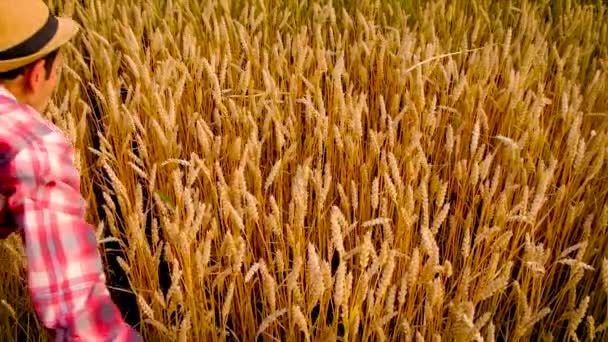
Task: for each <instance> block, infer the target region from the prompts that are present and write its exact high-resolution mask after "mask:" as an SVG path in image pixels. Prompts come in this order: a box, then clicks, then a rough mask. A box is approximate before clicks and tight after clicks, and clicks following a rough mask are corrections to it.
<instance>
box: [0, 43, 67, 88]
mask: <svg viewBox="0 0 608 342" xmlns="http://www.w3.org/2000/svg"><path fill="white" fill-rule="evenodd" d="M58 52H59V50H58V49H57V50H53V51H52V52H51V53H49V54H48V55H46V56H44V57H42V58H40V59H37V60H35V61H34V62H32V63H30V64H28V65H24V66H22V67H20V68H17V69H13V70H10V71H6V72H0V81H11V80H14V79H15V78H17V77H19V76H20V75H23V74H24V73H25V71H26V70H27V68H29V67H30V66H32V65H33V64H34V63H36V62H38V61H39V60H43V61H44V62H45V63H44V69H45V70H46V79H47V80H48V79H49V77H51V71H52V68H53V63H55V58H57V54H58Z"/></svg>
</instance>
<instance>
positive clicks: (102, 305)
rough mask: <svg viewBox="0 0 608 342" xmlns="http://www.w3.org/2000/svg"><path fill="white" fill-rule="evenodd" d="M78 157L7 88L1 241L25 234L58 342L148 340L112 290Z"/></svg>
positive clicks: (2, 121) (35, 291)
mask: <svg viewBox="0 0 608 342" xmlns="http://www.w3.org/2000/svg"><path fill="white" fill-rule="evenodd" d="M72 156H73V150H72V146H71V145H70V144H69V143H68V141H67V139H66V138H65V136H64V135H62V133H61V132H60V131H59V130H58V129H57V128H56V127H55V126H53V125H52V124H51V123H49V122H48V121H46V120H44V119H43V118H42V117H41V116H40V115H39V113H37V112H36V111H35V110H33V109H32V108H31V107H29V106H27V105H24V104H21V103H18V102H17V100H16V99H15V97H14V96H13V95H11V94H10V93H9V92H8V91H7V90H6V89H5V88H3V87H0V194H1V195H3V196H0V197H4V198H5V199H8V200H5V201H4V204H5V205H2V203H0V238H4V237H6V236H7V235H8V234H10V233H12V232H18V233H19V234H20V235H21V237H22V239H23V242H24V246H25V252H26V256H27V263H28V267H27V269H28V271H27V272H28V273H27V281H28V288H29V291H30V294H31V297H32V302H33V304H34V307H35V310H36V313H37V315H38V318H39V319H40V320H41V321H42V323H43V324H44V326H45V327H46V328H47V329H48V330H49V331H50V332H51V334H53V335H54V336H55V341H117V342H118V341H129V342H131V341H141V340H142V338H141V336H140V335H139V334H138V333H137V332H136V331H135V330H134V329H132V328H131V327H130V326H129V325H127V324H126V323H125V322H124V321H123V319H122V316H121V313H120V311H119V310H118V309H117V307H116V306H115V305H114V303H113V302H112V300H111V297H110V295H109V292H108V290H107V288H106V285H105V275H104V272H103V268H102V262H101V258H100V255H99V252H98V250H97V243H96V237H95V232H94V230H93V227H92V226H90V225H89V224H87V223H86V222H85V219H84V214H85V206H86V204H85V202H84V199H83V198H82V197H81V195H80V184H79V174H78V172H77V170H76V169H75V168H74V166H73V161H72ZM2 208H4V209H3V210H2ZM3 217H4V218H5V219H4V220H2V218H3ZM2 222H4V223H2Z"/></svg>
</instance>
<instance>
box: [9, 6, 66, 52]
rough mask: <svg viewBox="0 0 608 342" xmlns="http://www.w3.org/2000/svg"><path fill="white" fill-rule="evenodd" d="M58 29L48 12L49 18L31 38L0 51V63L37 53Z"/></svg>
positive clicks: (52, 16)
mask: <svg viewBox="0 0 608 342" xmlns="http://www.w3.org/2000/svg"><path fill="white" fill-rule="evenodd" d="M58 28H59V21H58V20H57V18H56V17H55V16H54V15H52V14H51V13H50V11H49V18H48V19H47V21H46V24H44V26H43V27H42V28H41V29H40V30H38V32H36V33H34V35H33V36H31V37H30V38H29V39H27V40H26V41H24V42H22V43H20V44H19V45H16V46H13V47H12V48H10V49H8V50H4V51H0V61H6V60H11V59H17V58H21V57H26V56H29V55H31V54H34V53H36V52H38V51H39V50H40V49H42V48H43V47H44V46H45V45H46V44H47V43H48V42H50V41H51V39H53V36H55V33H57V29H58Z"/></svg>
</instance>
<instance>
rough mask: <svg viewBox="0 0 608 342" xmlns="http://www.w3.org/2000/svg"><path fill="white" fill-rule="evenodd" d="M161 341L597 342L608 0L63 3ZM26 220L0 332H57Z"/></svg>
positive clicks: (606, 284) (121, 263)
mask: <svg viewBox="0 0 608 342" xmlns="http://www.w3.org/2000/svg"><path fill="white" fill-rule="evenodd" d="M50 4H51V6H52V8H54V9H55V10H56V12H57V13H59V14H65V15H69V16H72V17H74V18H75V19H76V20H77V21H78V22H79V23H80V24H81V25H82V26H83V31H82V33H81V34H80V35H79V36H78V38H77V39H76V40H74V42H73V44H71V45H70V46H68V47H66V49H65V50H64V53H65V56H66V65H65V66H64V68H63V74H62V80H61V85H60V88H59V90H58V93H57V94H56V96H55V98H54V101H53V103H52V104H51V106H50V108H49V110H48V112H47V113H46V115H47V117H48V118H49V119H51V120H52V121H53V122H55V123H56V124H57V125H58V126H59V127H61V128H62V129H64V130H65V131H66V132H67V134H68V135H69V137H70V139H71V140H72V141H73V143H74V146H75V147H76V150H77V153H76V155H75V161H76V164H77V167H78V168H79V169H80V171H81V175H82V192H83V194H84V196H85V198H86V199H87V201H88V203H89V211H88V217H87V219H88V220H89V222H91V223H92V224H94V226H95V227H96V229H97V236H98V239H99V240H98V241H99V247H100V251H102V252H103V254H102V255H103V256H104V261H105V262H106V265H107V278H108V285H109V286H111V289H112V294H113V296H114V297H115V298H116V302H117V303H118V304H119V305H120V307H121V310H123V313H124V314H125V317H126V318H127V319H128V321H129V323H131V324H133V325H134V326H135V327H136V328H137V329H138V330H139V331H141V332H142V334H143V335H144V337H145V339H146V340H147V341H210V340H230V341H255V340H264V341H272V340H282V341H367V340H372V341H417V342H418V341H434V342H435V341H528V340H543V341H546V340H558V341H592V340H594V341H603V340H606V339H607V338H608V235H607V228H608V179H607V173H606V167H608V165H607V161H608V5H607V4H606V3H605V2H601V1H586V2H582V1H578V2H577V1H570V0H562V1H546V0H544V1H524V0H521V1H519V0H518V1H516V0H513V1H489V0H473V1H466V0H455V1H447V0H434V1H427V2H422V1H397V0H388V1H371V0H370V1H345V0H344V1H341V0H333V1H328V0H319V1H314V2H313V1H301V2H298V1H283V2H279V1H271V0H243V1H236V0H226V1H219V0H208V1H198V0H82V1H76V0H64V1H50ZM21 253H22V248H21V245H20V243H19V241H18V238H16V237H13V238H11V239H8V240H6V241H4V242H0V257H1V258H2V260H6V261H3V266H4V267H2V269H0V277H2V282H0V300H1V301H0V340H2V341H14V340H23V337H24V336H28V337H29V339H30V340H32V341H38V340H40V341H46V340H48V337H47V336H46V335H45V334H44V333H43V330H42V329H41V327H40V325H39V323H38V321H37V320H36V319H35V316H34V314H33V311H32V308H31V306H30V303H29V299H28V296H27V289H26V288H25V281H24V277H25V269H24V267H26V265H24V264H23V262H22V259H21Z"/></svg>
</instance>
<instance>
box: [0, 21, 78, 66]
mask: <svg viewBox="0 0 608 342" xmlns="http://www.w3.org/2000/svg"><path fill="white" fill-rule="evenodd" d="M57 21H58V22H59V23H58V27H57V32H56V33H55V36H53V38H52V39H51V40H50V41H49V42H48V43H47V44H46V45H45V46H44V47H43V48H42V49H40V50H39V51H38V52H36V53H34V54H31V55H29V56H25V57H21V58H16V59H10V60H5V61H0V72H6V71H11V70H14V69H18V68H20V67H22V66H26V65H28V64H30V63H32V62H35V61H36V60H38V59H40V58H42V57H44V56H45V55H47V54H49V53H51V52H53V51H54V50H56V49H58V48H60V47H61V46H63V45H64V44H66V43H67V42H68V41H70V40H71V39H72V38H73V37H74V36H75V35H76V34H77V33H78V31H79V29H80V27H79V26H78V24H77V23H76V22H75V21H74V20H72V19H70V18H64V17H58V18H57Z"/></svg>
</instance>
